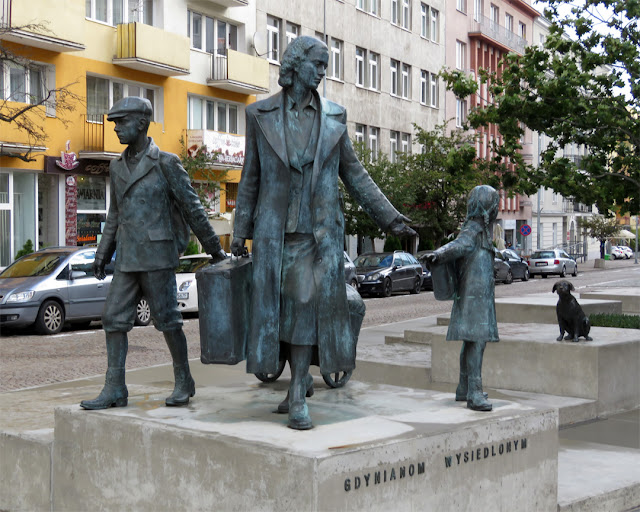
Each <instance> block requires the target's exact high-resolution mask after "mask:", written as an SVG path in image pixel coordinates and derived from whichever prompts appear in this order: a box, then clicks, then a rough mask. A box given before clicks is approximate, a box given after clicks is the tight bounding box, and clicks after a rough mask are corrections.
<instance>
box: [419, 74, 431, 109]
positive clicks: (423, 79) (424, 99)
mask: <svg viewBox="0 0 640 512" xmlns="http://www.w3.org/2000/svg"><path fill="white" fill-rule="evenodd" d="M428 102H429V72H428V71H425V70H424V69H421V70H420V103H422V104H423V105H427V104H428Z"/></svg>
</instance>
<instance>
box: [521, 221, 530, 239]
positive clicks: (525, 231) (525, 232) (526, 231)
mask: <svg viewBox="0 0 640 512" xmlns="http://www.w3.org/2000/svg"><path fill="white" fill-rule="evenodd" d="M520 234H521V235H522V236H529V235H530V234H531V226H529V224H523V225H522V226H520Z"/></svg>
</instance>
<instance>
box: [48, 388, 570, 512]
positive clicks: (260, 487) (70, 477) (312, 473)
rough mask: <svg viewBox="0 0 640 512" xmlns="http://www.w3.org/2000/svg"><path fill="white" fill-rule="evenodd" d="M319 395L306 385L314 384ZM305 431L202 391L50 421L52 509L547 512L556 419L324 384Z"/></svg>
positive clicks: (254, 403)
mask: <svg viewBox="0 0 640 512" xmlns="http://www.w3.org/2000/svg"><path fill="white" fill-rule="evenodd" d="M316 384H318V380H316ZM318 387H319V389H318V390H317V391H316V394H315V395H314V397H313V398H312V399H309V401H308V402H309V405H310V411H311V415H312V417H313V420H314V423H315V425H316V428H314V429H313V430H310V431H294V430H291V429H288V428H287V427H286V416H283V415H277V414H274V413H273V412H272V411H273V410H274V409H275V408H276V407H277V404H278V402H279V400H281V399H282V396H281V393H276V392H275V391H273V390H272V388H268V387H265V386H260V385H256V386H254V387H253V388H251V389H247V388H246V387H245V388H240V387H238V388H202V389H198V394H197V396H196V397H195V399H194V400H193V402H192V403H191V404H190V405H189V406H188V407H185V408H173V409H172V408H167V407H164V406H163V403H162V397H160V396H157V397H156V396H151V397H148V399H137V400H136V399H134V400H133V401H132V402H130V405H129V406H128V407H126V408H122V409H110V410H106V411H95V412H89V411H81V410H79V408H78V407H77V406H75V407H64V408H59V409H57V410H56V424H55V441H54V449H53V457H52V459H53V463H52V473H53V509H54V510H91V509H94V508H95V507H96V504H99V508H100V509H101V510H137V511H145V510H149V511H158V510H219V511H227V510H237V511H246V510H277V511H282V512H284V511H289V510H296V511H300V510H304V511H320V510H368V511H370V510H380V511H382V510H384V511H389V510H474V511H507V510H519V511H535V512H539V511H555V510H556V509H557V485H558V484H557V477H558V461H557V454H558V433H557V423H558V416H557V411H555V410H549V409H539V408H536V407H530V406H526V405H521V404H518V403H515V402H508V401H501V400H495V401H494V411H493V412H489V413H481V412H474V411H471V410H469V409H467V408H466V407H465V404H464V403H460V402H455V401H454V399H453V395H452V394H451V393H446V394H443V393H437V392H433V391H431V392H430V391H416V390H414V389H410V388H398V387H393V386H383V385H368V384H363V383H359V382H351V383H349V385H348V386H347V387H346V388H344V389H337V390H332V389H327V388H324V387H323V386H322V385H320V386H318Z"/></svg>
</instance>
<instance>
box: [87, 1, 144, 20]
mask: <svg viewBox="0 0 640 512" xmlns="http://www.w3.org/2000/svg"><path fill="white" fill-rule="evenodd" d="M84 6H85V16H86V17H87V18H89V19H92V20H96V21H102V22H103V23H108V24H110V25H118V24H120V23H131V22H133V21H137V22H140V23H145V24H146V25H153V0H85V2H84Z"/></svg>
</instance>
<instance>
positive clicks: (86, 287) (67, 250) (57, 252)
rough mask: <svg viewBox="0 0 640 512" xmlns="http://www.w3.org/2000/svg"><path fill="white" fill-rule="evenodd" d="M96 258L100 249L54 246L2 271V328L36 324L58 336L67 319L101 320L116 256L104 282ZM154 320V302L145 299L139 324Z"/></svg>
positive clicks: (138, 311)
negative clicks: (97, 275)
mask: <svg viewBox="0 0 640 512" xmlns="http://www.w3.org/2000/svg"><path fill="white" fill-rule="evenodd" d="M95 257H96V248H95V247H49V248H47V249H43V250H41V251H38V252H34V253H31V254H28V255H27V256H23V257H22V258H20V259H19V260H16V261H14V262H13V264H11V265H10V266H8V267H7V268H6V269H4V271H3V272H2V273H0V326H1V327H3V328H4V327H12V328H13V327H27V326H30V325H33V324H35V327H36V330H37V331H38V332H39V333H41V334H56V333H58V332H60V331H61V330H62V327H63V325H64V324H65V323H75V324H84V325H87V326H88V325H89V323H90V322H91V321H92V320H100V319H101V317H102V310H103V309H104V303H105V300H106V298H107V291H108V290H109V285H110V284H111V280H112V279H113V268H114V263H115V260H112V261H111V262H110V263H109V264H108V265H106V267H105V271H106V272H107V277H106V278H105V279H104V280H102V281H100V280H98V279H96V278H95V277H94V275H93V261H94V260H95ZM114 258H115V256H114ZM150 321H151V313H150V311H149V304H148V303H147V301H146V299H144V298H141V299H140V301H139V302H138V305H137V308H136V319H135V322H136V325H148V324H149V322H150Z"/></svg>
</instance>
